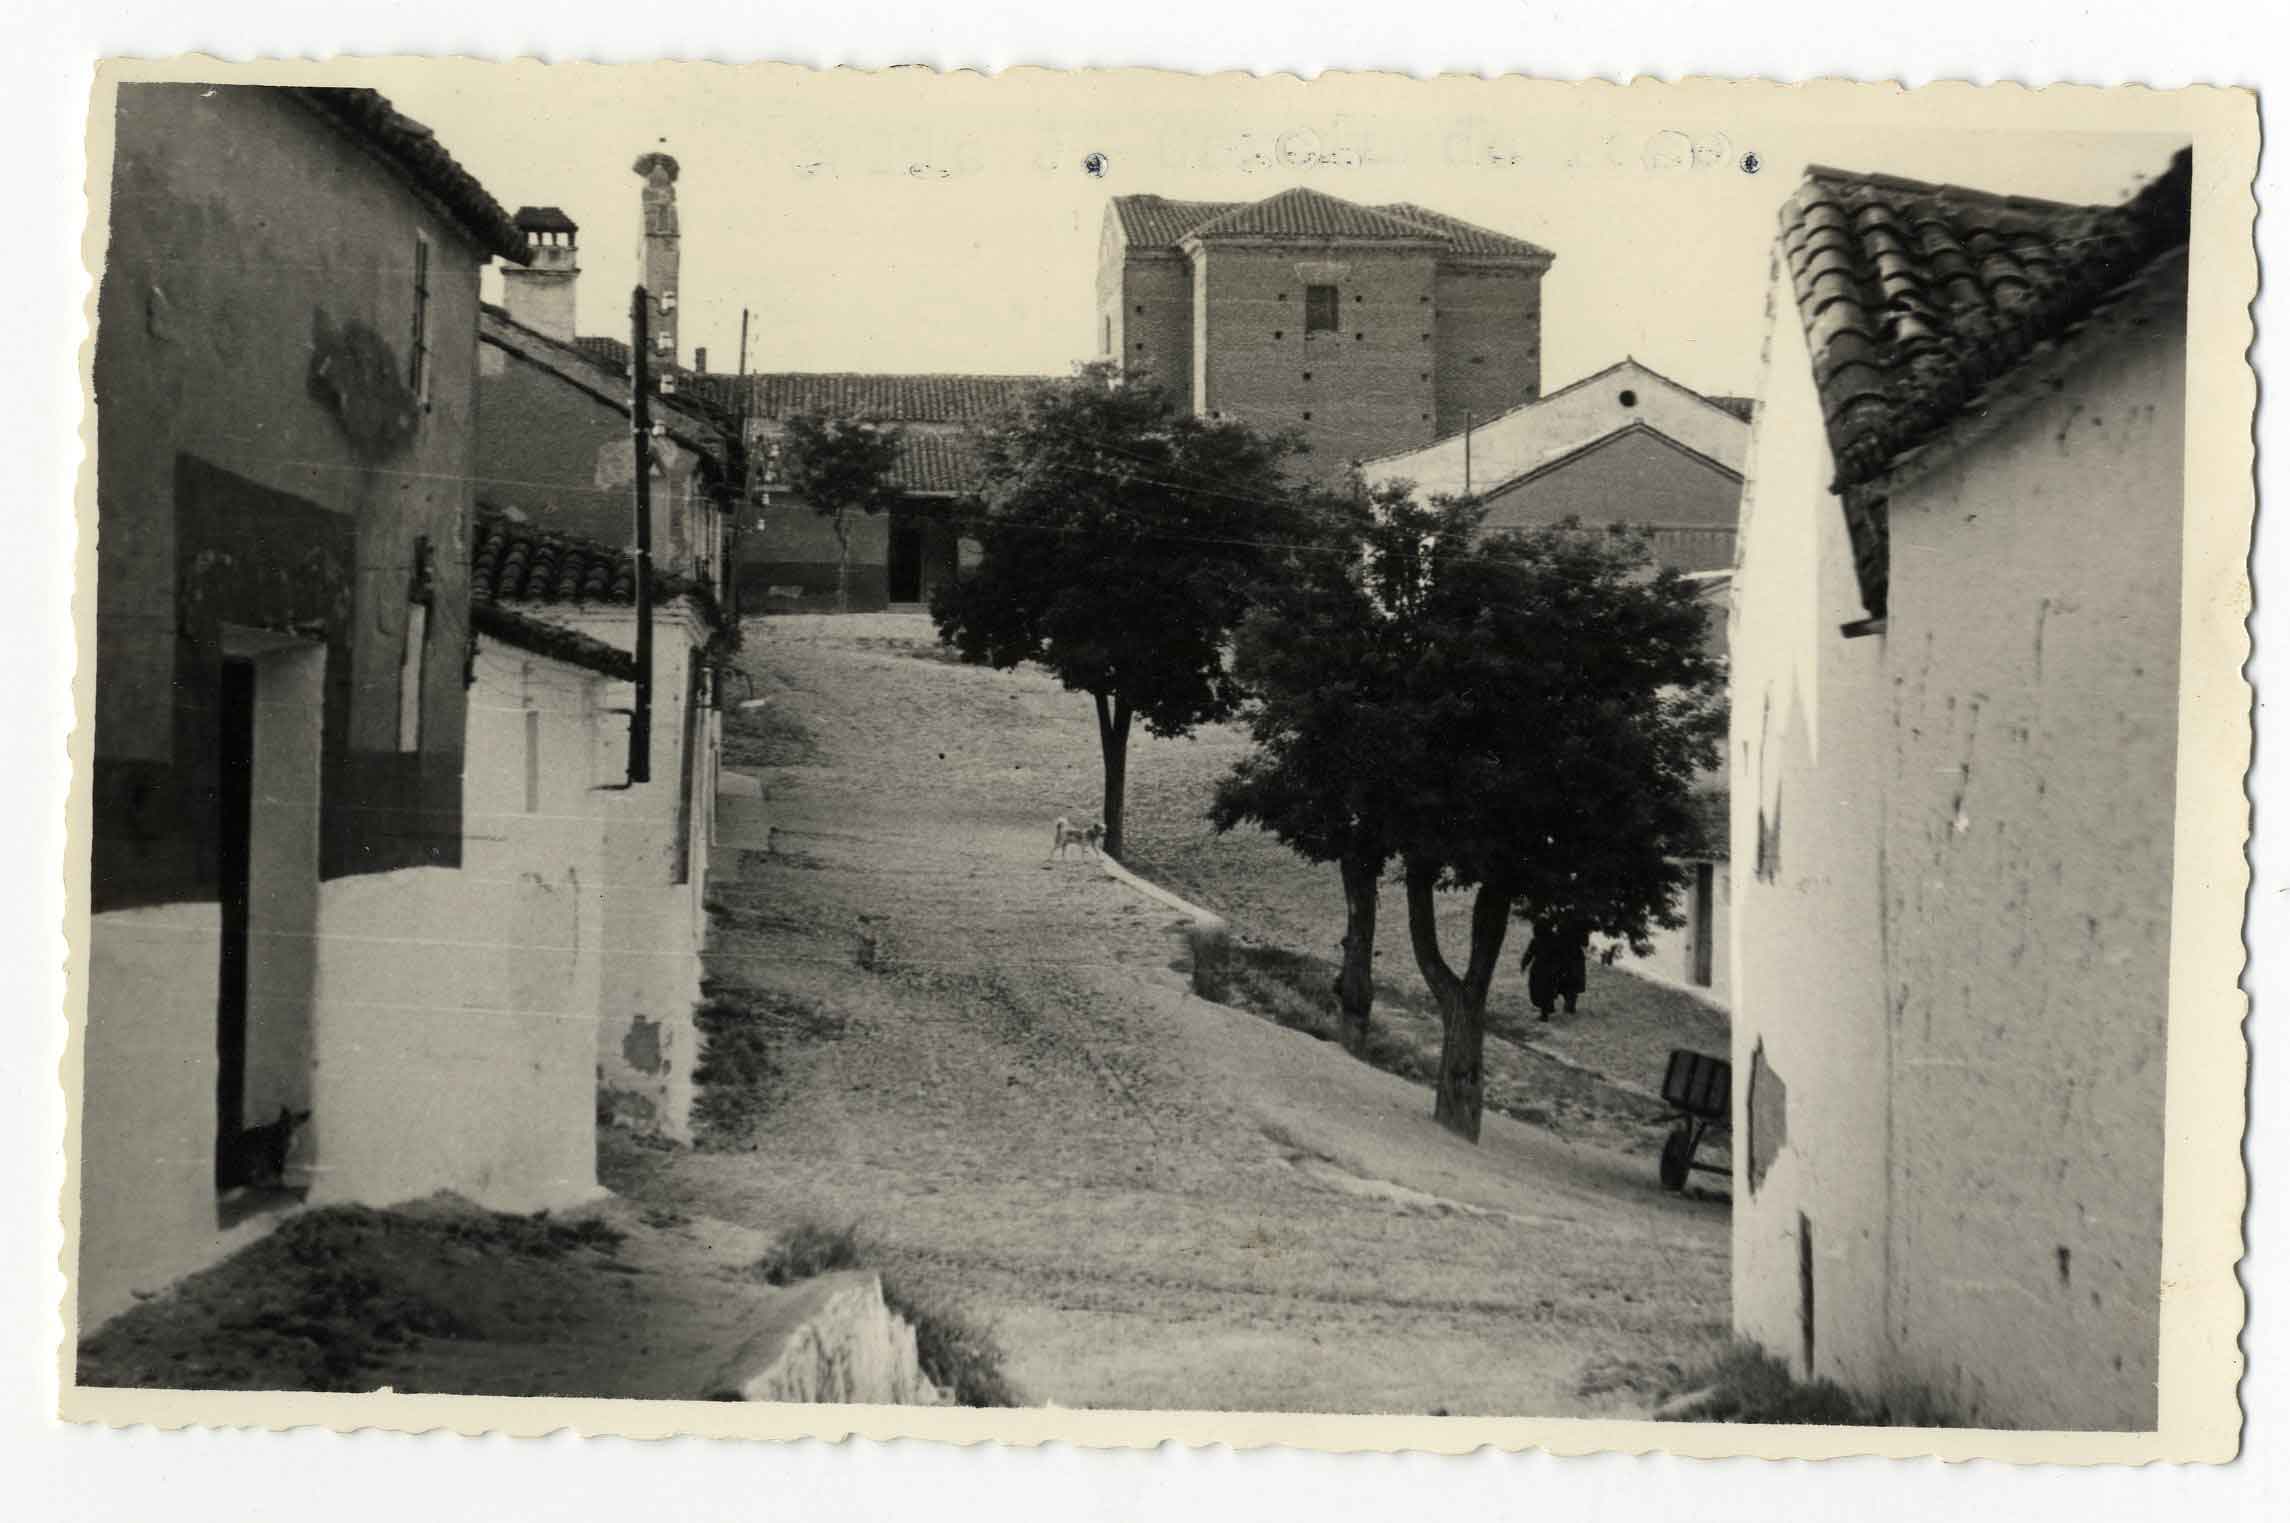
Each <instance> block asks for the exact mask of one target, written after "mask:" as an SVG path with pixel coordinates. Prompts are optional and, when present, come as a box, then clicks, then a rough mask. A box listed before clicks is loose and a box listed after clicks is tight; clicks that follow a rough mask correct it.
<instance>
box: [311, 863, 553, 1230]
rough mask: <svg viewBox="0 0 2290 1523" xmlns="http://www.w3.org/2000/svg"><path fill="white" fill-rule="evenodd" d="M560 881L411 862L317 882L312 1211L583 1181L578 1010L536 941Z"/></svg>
mask: <svg viewBox="0 0 2290 1523" xmlns="http://www.w3.org/2000/svg"><path fill="white" fill-rule="evenodd" d="M580 898H581V896H580V892H579V890H578V889H577V888H576V887H575V886H574V885H573V884H572V883H571V882H570V881H569V880H568V879H567V878H564V877H561V876H560V877H556V878H553V879H552V878H550V877H548V876H546V875H543V874H540V873H534V874H530V875H527V874H518V875H516V876H514V877H512V878H510V879H509V880H507V881H501V880H497V879H495V880H488V879H487V878H485V877H483V876H479V877H475V878H472V877H471V876H469V875H468V874H466V873H452V872H445V871H440V870H435V869H426V868H415V869H411V870H408V871H405V872H400V873H388V874H381V875H377V876H373V877H364V878H354V879H343V880H340V881H338V882H335V883H330V884H328V885H326V887H325V890H324V892H323V895H322V903H321V906H320V918H321V921H322V923H323V924H324V927H325V929H324V931H323V933H322V935H321V938H320V942H319V951H318V984H317V991H316V997H315V1000H314V1003H313V1007H312V1011H311V1028H312V1051H313V1056H314V1070H315V1071H314V1074H313V1083H312V1095H311V1102H312V1106H313V1108H314V1110H315V1112H316V1114H315V1116H314V1117H313V1119H312V1121H311V1123H310V1131H311V1133H312V1144H311V1153H312V1162H311V1164H310V1195H309V1199H310V1201H311V1202H312V1203H313V1204H323V1203H326V1202H332V1201H368V1202H383V1201H393V1200H403V1199H407V1198H410V1197H413V1196H419V1195H426V1194H428V1193H430V1192H432V1191H435V1190H440V1189H450V1190H456V1191H459V1192H460V1193H462V1194H464V1195H467V1196H469V1197H470V1198H471V1199H473V1200H476V1201H479V1202H481V1203H483V1204H485V1205H489V1206H495V1207H498V1208H500V1209H504V1210H522V1211H532V1210H538V1209H541V1208H543V1207H548V1206H558V1205H565V1204H569V1203H571V1202H573V1201H576V1200H580V1199H583V1198H585V1197H586V1196H587V1195H588V1194H590V1193H591V1192H592V1190H593V1186H594V1184H595V1160H594V1154H593V1152H592V1151H591V1149H593V1146H594V1144H593V1142H591V1141H590V1140H589V1137H588V1133H589V1129H590V1127H592V1126H593V1118H594V1114H595V1112H594V1107H593V1103H591V1102H590V1101H589V1095H590V1093H591V1090H590V1068H589V1065H588V1063H587V1062H586V1061H584V1060H585V1059H586V1057H587V1055H588V1051H589V1050H590V1049H589V1046H588V1043H587V1041H586V1040H585V1038H586V1036H587V1033H588V1029H589V1028H588V1026H587V1023H586V1022H585V1021H580V1020H577V1019H575V1018H571V1017H568V1015H567V1013H566V1011H565V1009H564V1005H565V1003H566V1002H567V1001H568V1000H570V999H571V998H573V997H574V996H573V994H572V992H571V991H570V989H569V988H568V987H567V984H568V980H567V979H566V978H565V977H563V976H562V972H561V970H560V969H558V968H556V967H554V966H551V965H552V964H553V963H555V961H556V959H553V958H548V957H544V956H541V955H539V953H540V949H544V948H548V947H551V946H555V945H560V944H561V943H560V942H559V941H558V940H557V938H567V939H569V938H570V937H571V935H572V934H573V932H572V926H573V925H574V924H576V923H577V918H578V915H579V913H580Z"/></svg>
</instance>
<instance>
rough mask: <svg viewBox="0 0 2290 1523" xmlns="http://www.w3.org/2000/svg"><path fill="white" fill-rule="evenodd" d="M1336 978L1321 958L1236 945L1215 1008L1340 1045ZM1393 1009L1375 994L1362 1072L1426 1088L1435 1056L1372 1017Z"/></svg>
mask: <svg viewBox="0 0 2290 1523" xmlns="http://www.w3.org/2000/svg"><path fill="white" fill-rule="evenodd" d="M1336 973H1337V968H1336V964H1335V963H1333V962H1331V961H1329V960H1328V959H1326V958H1323V957H1308V956H1306V955H1305V954H1303V953H1301V952H1291V951H1288V950H1286V949H1284V948H1281V947H1266V946H1250V945H1243V944H1237V943H1236V944H1235V945H1234V947H1233V949H1232V956H1231V960H1230V963H1229V965H1228V968H1227V972H1226V984H1227V987H1228V989H1229V993H1230V997H1229V998H1227V999H1225V1000H1223V1001H1221V1002H1220V1003H1225V1004H1238V1005H1240V1006H1241V1007H1242V1008H1243V1009H1247V1010H1253V1011H1255V1012H1256V1013H1257V1014H1259V1015H1262V1016H1265V1017H1268V1018H1269V1019H1270V1020H1271V1021H1272V1022H1273V1023H1274V1024H1276V1025H1280V1026H1286V1027H1287V1028H1289V1029H1290V1030H1291V1031H1301V1032H1304V1033H1305V1034H1306V1035H1308V1036H1313V1037H1317V1038H1318V1039H1319V1040H1321V1041H1323V1042H1341V1041H1342V1040H1343V1030H1344V1021H1343V1007H1342V1006H1341V1005H1339V1004H1338V1003H1337V1001H1336ZM1203 997H1204V998H1207V997H1209V996H1205V995H1204V996H1203ZM1399 1004H1400V1002H1399V1001H1397V1000H1395V999H1393V998H1392V996H1391V994H1390V992H1389V991H1387V990H1381V989H1379V990H1378V991H1377V999H1376V1012H1371V1014H1370V1016H1369V1020H1368V1050H1367V1055H1366V1056H1367V1063H1368V1066H1369V1067H1371V1068H1379V1069H1381V1070H1383V1071H1384V1072H1385V1073H1388V1074H1397V1075H1398V1076H1399V1077H1401V1078H1403V1079H1416V1080H1420V1081H1423V1082H1426V1083H1428V1082H1429V1081H1430V1080H1431V1078H1432V1076H1433V1075H1434V1074H1436V1073H1437V1072H1438V1069H1439V1054H1438V1052H1437V1051H1436V1050H1434V1051H1430V1052H1426V1051H1424V1050H1423V1049H1422V1048H1420V1047H1418V1046H1417V1045H1416V1044H1415V1043H1413V1042H1411V1041H1409V1040H1408V1039H1407V1038H1406V1037H1404V1036H1402V1035H1400V1034H1399V1033H1398V1032H1396V1031H1394V1030H1392V1029H1391V1026H1390V1024H1389V1023H1388V1022H1387V1021H1381V1020H1378V1019H1376V1013H1379V1012H1384V1011H1388V1010H1389V1009H1391V1008H1392V1007H1394V1006H1396V1005H1399ZM1401 1008H1405V1007H1404V1006H1402V1007H1401ZM1432 1019H1433V1020H1434V1021H1436V1020H1437V1019H1438V1017H1437V1016H1436V1015H1434V1016H1433V1017H1432Z"/></svg>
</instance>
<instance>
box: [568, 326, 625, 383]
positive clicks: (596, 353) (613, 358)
mask: <svg viewBox="0 0 2290 1523" xmlns="http://www.w3.org/2000/svg"><path fill="white" fill-rule="evenodd" d="M573 347H575V348H576V349H578V350H580V352H581V353H583V354H585V355H587V356H588V357H589V358H590V359H592V360H595V361H596V362H597V363H598V364H600V365H608V366H610V367H611V368H612V369H614V370H617V371H619V372H620V373H621V374H622V375H626V374H627V373H628V361H629V358H630V355H629V353H628V340H626V339H624V338H606V337H603V336H601V335H594V334H592V335H589V336H587V337H584V338H576V339H574V340H573Z"/></svg>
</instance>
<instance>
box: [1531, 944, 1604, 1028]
mask: <svg viewBox="0 0 2290 1523" xmlns="http://www.w3.org/2000/svg"><path fill="white" fill-rule="evenodd" d="M1589 942H1590V933H1589V932H1588V931H1587V930H1585V929H1583V928H1582V927H1581V926H1578V925H1573V924H1563V925H1562V924H1559V923H1556V922H1553V921H1548V920H1538V921H1536V922H1535V932H1534V937H1533V939H1532V940H1530V941H1529V942H1528V943H1527V952H1526V955H1525V956H1524V957H1522V958H1520V959H1519V970H1520V971H1521V972H1523V973H1525V974H1526V975H1527V998H1528V999H1530V1000H1532V1001H1533V1002H1534V1006H1535V1010H1536V1011H1537V1013H1539V1014H1540V1015H1541V1017H1542V1018H1543V1019H1544V1020H1546V1021H1547V1020H1549V1019H1550V1018H1551V1009H1552V1007H1553V1006H1554V1005H1556V1004H1557V1003H1558V1002H1559V1001H1560V1000H1564V1001H1566V1013H1567V1014H1569V1015H1572V1014H1574V1005H1575V1001H1576V1000H1578V999H1580V998H1581V997H1582V990H1583V985H1584V983H1585V982H1586V979H1587V968H1588V958H1587V956H1586V955H1585V953H1586V949H1587V948H1588V945H1589Z"/></svg>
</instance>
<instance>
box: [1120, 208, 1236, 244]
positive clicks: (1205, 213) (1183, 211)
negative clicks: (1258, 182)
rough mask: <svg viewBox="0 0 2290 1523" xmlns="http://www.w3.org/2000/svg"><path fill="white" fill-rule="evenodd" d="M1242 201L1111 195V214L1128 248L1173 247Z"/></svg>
mask: <svg viewBox="0 0 2290 1523" xmlns="http://www.w3.org/2000/svg"><path fill="white" fill-rule="evenodd" d="M1246 204H1247V203H1246V202H1242V201H1171V200H1169V199H1167V198H1166V197H1163V196H1115V197H1114V198H1113V210H1114V214H1115V215H1116V216H1118V217H1120V219H1121V231H1122V233H1123V235H1124V236H1126V237H1127V238H1128V239H1129V244H1130V246H1131V247H1132V248H1174V247H1176V243H1177V240H1178V239H1180V238H1182V237H1184V236H1185V234H1187V233H1188V232H1191V231H1192V230H1193V229H1194V228H1196V227H1199V226H1200V225H1201V224H1202V223H1204V222H1207V221H1210V220H1212V219H1214V218H1217V217H1221V216H1223V215H1224V214H1225V213H1226V212H1229V211H1231V210H1233V209H1234V208H1235V207H1239V206H1244V205H1246Z"/></svg>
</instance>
